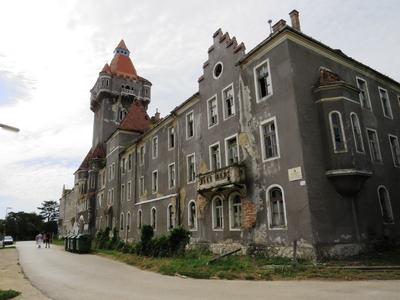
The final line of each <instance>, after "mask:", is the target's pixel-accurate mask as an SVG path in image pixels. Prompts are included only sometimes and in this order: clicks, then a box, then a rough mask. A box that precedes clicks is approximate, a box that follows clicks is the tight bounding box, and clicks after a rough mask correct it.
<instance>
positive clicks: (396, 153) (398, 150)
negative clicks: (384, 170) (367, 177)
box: [389, 135, 400, 167]
mask: <svg viewBox="0 0 400 300" xmlns="http://www.w3.org/2000/svg"><path fill="white" fill-rule="evenodd" d="M389 142H390V149H391V150H392V158H393V164H394V166H395V167H400V147H399V139H398V138H397V136H394V135H389Z"/></svg>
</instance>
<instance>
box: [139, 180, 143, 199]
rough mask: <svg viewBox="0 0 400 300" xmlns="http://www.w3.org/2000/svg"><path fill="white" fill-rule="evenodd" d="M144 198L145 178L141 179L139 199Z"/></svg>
mask: <svg viewBox="0 0 400 300" xmlns="http://www.w3.org/2000/svg"><path fill="white" fill-rule="evenodd" d="M143 196H144V176H140V177H139V197H143Z"/></svg>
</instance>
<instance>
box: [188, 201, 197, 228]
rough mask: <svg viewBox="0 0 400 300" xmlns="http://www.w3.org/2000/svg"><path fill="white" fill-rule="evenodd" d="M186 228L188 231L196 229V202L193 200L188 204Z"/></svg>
mask: <svg viewBox="0 0 400 300" xmlns="http://www.w3.org/2000/svg"><path fill="white" fill-rule="evenodd" d="M188 226H189V229H192V230H195V229H197V214H196V202H195V201H194V200H192V201H190V202H189V214H188Z"/></svg>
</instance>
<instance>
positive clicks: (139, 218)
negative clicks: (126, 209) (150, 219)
mask: <svg viewBox="0 0 400 300" xmlns="http://www.w3.org/2000/svg"><path fill="white" fill-rule="evenodd" d="M142 226H143V211H142V209H138V212H137V219H136V228H137V229H139V230H140V229H142Z"/></svg>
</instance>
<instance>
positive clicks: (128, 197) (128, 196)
mask: <svg viewBox="0 0 400 300" xmlns="http://www.w3.org/2000/svg"><path fill="white" fill-rule="evenodd" d="M131 195H132V183H131V182H130V181H128V186H127V190H126V200H127V201H129V200H131Z"/></svg>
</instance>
